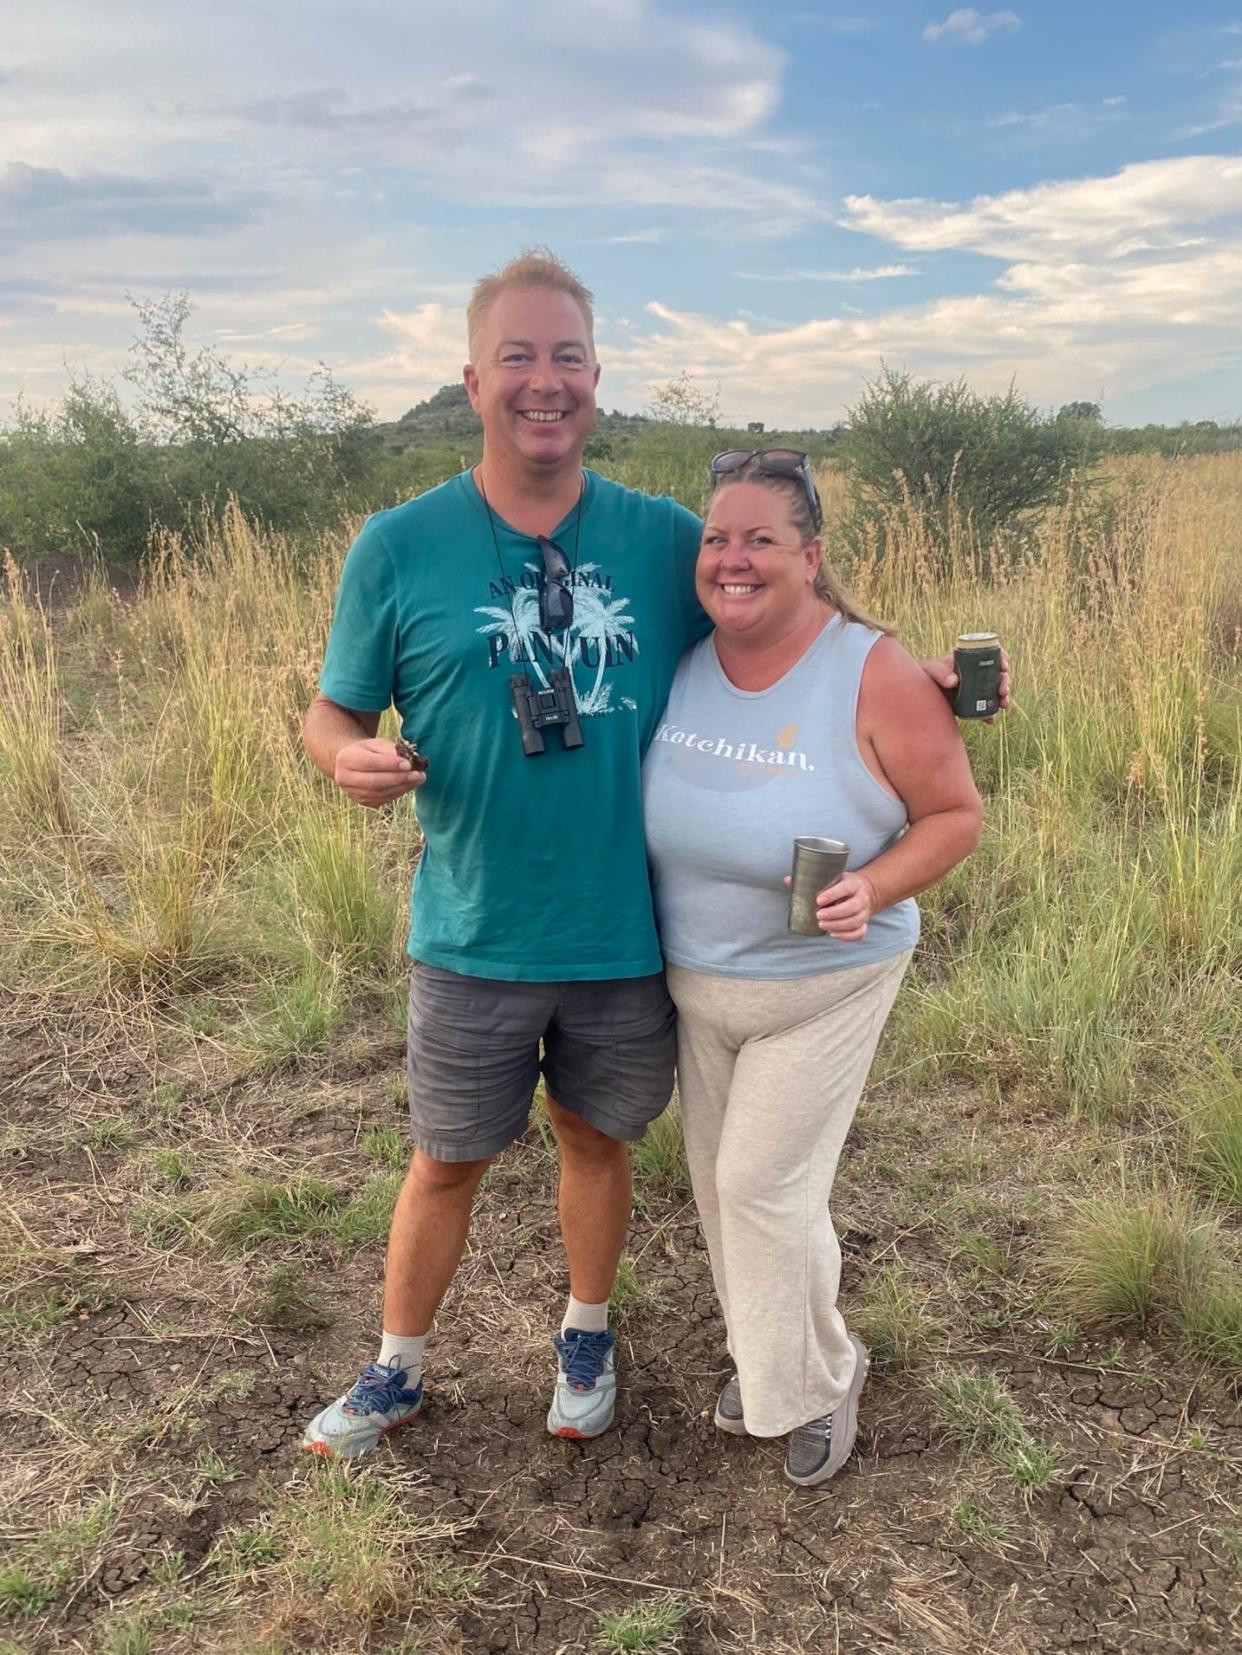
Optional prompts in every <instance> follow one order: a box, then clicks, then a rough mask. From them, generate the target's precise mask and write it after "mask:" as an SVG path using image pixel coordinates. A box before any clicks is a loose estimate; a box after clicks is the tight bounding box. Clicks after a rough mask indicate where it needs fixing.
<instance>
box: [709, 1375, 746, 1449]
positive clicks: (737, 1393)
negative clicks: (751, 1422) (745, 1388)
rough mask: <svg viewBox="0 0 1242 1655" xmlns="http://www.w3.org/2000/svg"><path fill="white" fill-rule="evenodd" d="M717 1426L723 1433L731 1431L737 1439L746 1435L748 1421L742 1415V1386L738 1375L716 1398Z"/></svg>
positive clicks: (734, 1376)
mask: <svg viewBox="0 0 1242 1655" xmlns="http://www.w3.org/2000/svg"><path fill="white" fill-rule="evenodd" d="M716 1424H717V1426H718V1427H719V1429H720V1430H722V1431H731V1432H732V1433H733V1435H734V1436H735V1437H744V1436H745V1435H746V1420H745V1418H744V1416H743V1414H742V1384H741V1381H740V1380H739V1379H738V1376H737V1375H736V1374H734V1375H733V1378H732V1379H730V1380H729V1381H728V1382H727V1383H726V1385H725V1388H724V1390H722V1391H721V1393H720V1395H719V1396H718V1397H717V1398H716Z"/></svg>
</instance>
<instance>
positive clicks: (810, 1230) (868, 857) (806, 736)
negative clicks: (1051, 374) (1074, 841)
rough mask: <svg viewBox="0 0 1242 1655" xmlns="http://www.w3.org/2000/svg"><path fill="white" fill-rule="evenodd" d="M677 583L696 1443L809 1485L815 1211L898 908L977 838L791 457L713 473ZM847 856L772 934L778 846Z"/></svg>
mask: <svg viewBox="0 0 1242 1655" xmlns="http://www.w3.org/2000/svg"><path fill="white" fill-rule="evenodd" d="M713 473H714V479H715V484H716V487H715V492H714V494H713V496H712V500H711V505H710V510H709V512H708V514H707V520H706V524H705V527H704V530H703V539H702V546H701V550H700V553H699V560H698V565H697V569H696V585H697V590H698V596H699V601H700V602H701V603H702V605H703V607H704V609H706V611H707V613H708V615H709V616H710V617H711V619H712V621H713V622H714V625H715V630H714V632H713V633H712V634H711V635H710V636H709V637H707V638H705V639H704V640H703V641H702V642H701V643H699V644H697V645H695V647H694V648H693V649H691V650H690V651H689V652H688V653H687V654H686V655H685V657H684V658H683V659H682V662H681V665H680V666H679V668H678V671H677V676H676V678H675V680H674V684H673V690H672V694H671V696H670V699H669V704H668V710H667V713H666V715H665V719H664V722H663V724H662V726H661V728H660V730H659V731H658V733H657V736H656V739H655V741H654V742H653V743H652V746H651V750H650V753H649V754H648V757H647V761H646V766H645V771H644V787H645V813H646V822H647V835H648V850H649V855H650V860H651V865H652V873H653V881H654V888H655V897H656V912H657V917H658V919H659V924H660V931H661V936H662V941H663V948H664V954H665V957H666V959H667V961H668V982H669V989H670V992H671V994H672V997H673V1000H674V1002H675V1003H676V1006H677V1010H678V1015H679V1035H678V1073H679V1086H680V1093H681V1109H682V1117H683V1121H684V1124H685V1136H686V1151H687V1157H688V1160H689V1165H690V1175H691V1180H692V1182H693V1185H694V1194H695V1199H696V1201H697V1203H698V1208H699V1213H700V1216H701V1219H702V1223H703V1229H704V1233H705V1235H706V1238H707V1244H708V1249H709V1252H710V1255H711V1264H712V1274H713V1277H714V1279H715V1283H716V1290H717V1293H718V1295H719V1298H720V1304H721V1308H722V1310H723V1312H724V1318H725V1324H726V1327H727V1330H728V1340H729V1352H730V1355H731V1356H732V1358H733V1362H734V1365H735V1368H736V1373H735V1375H734V1377H733V1378H731V1379H730V1380H729V1381H728V1383H727V1384H726V1385H725V1387H724V1389H723V1390H722V1391H721V1393H720V1398H719V1401H718V1403H717V1409H716V1424H717V1425H718V1426H720V1427H721V1429H722V1430H726V1431H731V1432H735V1433H742V1432H749V1433H750V1434H751V1435H752V1436H759V1437H776V1436H787V1437H788V1448H787V1454H786V1461H785V1474H786V1476H787V1477H789V1479H790V1480H791V1481H792V1482H795V1483H798V1484H802V1485H811V1484H816V1483H820V1482H823V1481H825V1480H826V1479H827V1478H829V1477H831V1476H832V1475H833V1474H834V1473H835V1472H836V1471H837V1470H838V1469H839V1468H840V1467H841V1465H842V1464H843V1463H844V1462H845V1460H846V1459H847V1458H848V1456H849V1454H850V1450H851V1449H852V1447H853V1443H854V1436H855V1431H856V1424H857V1409H858V1395H859V1391H860V1390H861V1388H862V1384H863V1380H864V1378H865V1375H866V1370H867V1356H866V1352H865V1351H864V1349H863V1347H862V1345H861V1344H860V1343H859V1341H858V1340H857V1339H855V1338H853V1337H852V1336H851V1335H850V1334H848V1333H847V1331H846V1327H845V1323H844V1321H843V1320H842V1317H841V1314H840V1312H839V1310H838V1309H837V1305H836V1297H837V1288H838V1284H839V1281H840V1270H841V1254H840V1249H839V1247H838V1245H837V1239H836V1235H835V1232H834V1230H833V1227H832V1222H831V1219H830V1218H829V1216H828V1198H829V1194H830V1192H831V1189H832V1181H833V1176H834V1174H835V1172H836V1166H837V1159H838V1156H839V1154H840V1151H841V1146H842V1144H843V1142H844V1140H845V1136H846V1133H847V1131H848V1130H849V1125H850V1121H851V1119H852V1118H853V1114H854V1110H855V1108H856V1106H857V1103H858V1098H859V1094H860V1093H861V1091H862V1086H863V1082H864V1081H865V1079H866V1076H867V1071H868V1069H869V1068H870V1065H871V1059H872V1057H873V1055H874V1053H875V1048H876V1043H877V1041H878V1039H879V1035H880V1030H881V1029H882V1027H883V1025H884V1021H885V1018H886V1017H887V1015H888V1012H889V1009H890V1007H891V1006H892V1003H893V999H894V996H895V995H896V993H897V988H898V985H899V984H900V982H901V978H902V975H903V973H904V972H905V969H906V966H907V964H908V963H909V960H910V955H911V951H912V949H913V946H914V944H915V942H916V940H917V937H918V910H917V908H916V907H915V904H914V902H913V900H912V899H913V897H914V895H915V894H916V893H917V892H918V891H921V890H924V889H926V887H927V886H928V885H930V884H932V883H933V882H934V881H935V880H937V879H939V878H941V877H942V876H943V875H944V874H945V873H947V872H948V870H949V869H950V868H951V867H953V866H954V864H955V863H957V862H960V861H961V860H962V858H963V857H965V856H967V855H969V853H970V852H971V850H973V849H974V846H975V845H976V843H977V842H978V837H979V827H980V820H981V808H980V803H979V796H978V794H977V793H976V791H975V787H974V783H973V781H972V779H971V774H970V767H969V764H968V762H967V758H966V753H965V749H964V748H963V746H962V741H961V737H960V736H959V734H958V731H957V727H956V724H955V722H954V719H953V715H952V713H951V712H950V710H949V707H948V704H947V703H946V701H945V699H944V697H943V696H942V695H941V694H940V692H939V691H938V690H937V689H936V687H935V686H934V685H933V684H932V683H931V682H930V680H929V679H928V677H927V674H926V673H925V672H924V671H923V670H922V669H921V668H920V667H918V666H917V665H916V664H915V662H914V661H913V660H912V659H911V658H910V656H909V655H907V654H906V652H905V650H903V649H902V648H901V646H900V645H899V644H898V643H897V641H896V640H895V638H893V637H892V636H891V634H890V633H889V631H888V629H887V628H885V627H883V626H881V625H879V623H877V622H875V621H873V620H871V619H870V618H869V617H867V616H866V615H864V614H863V613H862V611H861V610H859V608H858V607H857V606H856V605H855V604H854V603H852V602H851V600H850V599H849V597H848V596H847V594H846V593H845V592H844V591H843V590H842V588H841V586H840V585H839V583H838V582H837V581H836V579H835V578H834V576H833V575H832V574H831V573H830V572H829V570H828V569H827V568H826V567H825V566H824V564H823V561H822V548H821V544H820V540H819V538H818V532H817V531H818V529H819V526H820V510H819V500H818V496H817V495H816V492H815V488H814V484H813V483H812V481H811V477H810V470H809V465H808V462H807V460H806V456H805V455H797V454H791V453H790V452H789V451H787V450H778V451H772V452H771V453H769V454H767V455H763V454H760V455H750V454H744V453H738V454H726V455H720V456H717V459H716V461H714V462H713ZM802 834H814V835H821V836H830V837H832V838H834V839H840V840H844V842H845V843H846V844H847V845H848V846H849V847H850V855H849V858H848V862H847V871H846V873H845V874H844V875H843V876H842V877H841V878H840V879H839V880H838V881H837V882H836V883H835V884H834V885H832V886H831V888H829V889H827V890H824V891H821V892H820V893H819V897H818V899H817V903H818V920H819V926H820V931H821V935H820V936H818V937H804V936H798V935H794V934H793V933H792V932H790V931H789V929H788V924H787V918H788V895H787V891H786V888H785V887H786V884H787V881H786V880H785V878H784V876H785V875H786V874H787V873H788V869H789V865H790V859H791V853H792V844H793V840H794V838H795V836H798V835H802Z"/></svg>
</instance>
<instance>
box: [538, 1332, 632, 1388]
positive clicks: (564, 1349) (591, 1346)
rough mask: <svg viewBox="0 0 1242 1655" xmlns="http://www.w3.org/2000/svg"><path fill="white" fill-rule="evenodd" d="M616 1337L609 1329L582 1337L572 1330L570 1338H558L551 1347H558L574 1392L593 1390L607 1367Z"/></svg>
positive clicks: (562, 1335)
mask: <svg viewBox="0 0 1242 1655" xmlns="http://www.w3.org/2000/svg"><path fill="white" fill-rule="evenodd" d="M616 1337H617V1336H616V1334H615V1333H613V1332H612V1330H611V1329H609V1328H605V1329H604V1331H603V1332H602V1333H579V1332H578V1331H577V1329H576V1328H570V1330H569V1333H568V1334H564V1333H558V1334H557V1335H556V1337H555V1338H554V1339H553V1341H552V1343H553V1344H554V1345H555V1346H556V1349H557V1354H558V1355H559V1356H560V1359H561V1365H562V1366H563V1367H564V1369H565V1378H566V1379H567V1380H568V1381H569V1385H570V1389H571V1390H575V1391H590V1390H594V1388H595V1381H596V1380H597V1379H598V1378H599V1376H600V1374H601V1373H603V1371H604V1363H605V1362H606V1361H607V1359H608V1352H609V1351H610V1350H611V1349H612V1347H613V1344H614V1343H615V1341H616Z"/></svg>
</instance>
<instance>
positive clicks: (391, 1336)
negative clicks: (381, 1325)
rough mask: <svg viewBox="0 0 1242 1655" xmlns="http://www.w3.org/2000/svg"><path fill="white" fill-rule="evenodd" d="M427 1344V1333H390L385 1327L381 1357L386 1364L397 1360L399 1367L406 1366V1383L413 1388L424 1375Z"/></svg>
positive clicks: (381, 1360)
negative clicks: (424, 1354) (424, 1357)
mask: <svg viewBox="0 0 1242 1655" xmlns="http://www.w3.org/2000/svg"><path fill="white" fill-rule="evenodd" d="M426 1345H427V1335H426V1334H425V1333H389V1331H388V1329H387V1328H385V1329H384V1338H383V1343H382V1344H381V1345H380V1353H379V1359H380V1362H381V1363H383V1364H384V1365H385V1366H388V1365H389V1364H390V1363H392V1362H393V1361H395V1362H396V1363H397V1366H398V1367H401V1368H404V1369H405V1383H406V1385H407V1387H408V1388H409V1389H410V1390H413V1389H414V1387H415V1386H416V1385H417V1384H418V1382H419V1380H420V1379H421V1378H422V1377H423V1351H424V1350H425V1349H426Z"/></svg>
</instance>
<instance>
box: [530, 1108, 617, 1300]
mask: <svg viewBox="0 0 1242 1655" xmlns="http://www.w3.org/2000/svg"><path fill="white" fill-rule="evenodd" d="M548 1118H549V1119H550V1120H551V1122H552V1130H553V1131H554V1132H555V1133H556V1140H557V1143H558V1144H559V1145H560V1148H561V1181H560V1191H559V1195H558V1199H557V1210H558V1212H559V1214H560V1220H561V1237H562V1239H563V1240H564V1243H565V1252H566V1254H567V1256H568V1258H569V1291H570V1292H571V1293H572V1294H573V1296H574V1298H575V1299H582V1300H584V1301H585V1302H586V1303H588V1304H602V1303H604V1302H605V1301H606V1300H607V1298H608V1296H609V1294H610V1293H611V1292H612V1285H613V1282H614V1281H615V1280H616V1276H617V1265H618V1264H619V1263H620V1260H621V1249H622V1248H623V1247H624V1246H625V1232H626V1230H627V1229H628V1227H629V1222H630V1156H629V1150H628V1149H627V1147H626V1145H625V1144H623V1143H622V1142H621V1141H620V1140H619V1139H617V1138H610V1137H609V1136H608V1134H607V1133H606V1132H601V1131H600V1130H599V1129H598V1127H594V1126H588V1125H587V1123H586V1121H584V1120H582V1119H580V1118H579V1117H578V1116H577V1115H575V1114H573V1113H571V1111H570V1110H568V1109H562V1108H561V1106H560V1104H559V1103H555V1102H554V1101H553V1100H552V1099H551V1098H549V1099H548Z"/></svg>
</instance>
